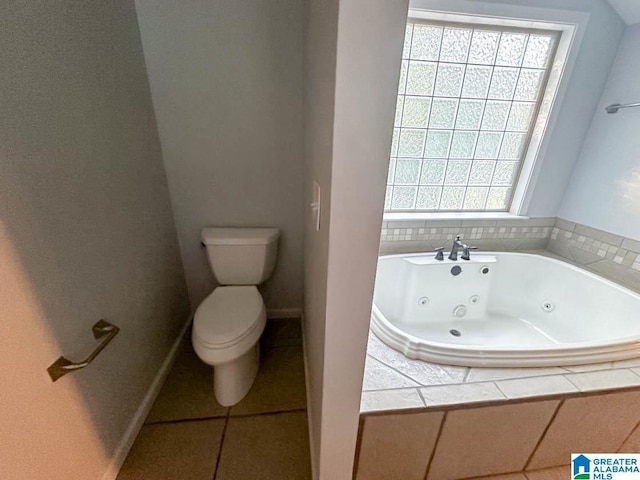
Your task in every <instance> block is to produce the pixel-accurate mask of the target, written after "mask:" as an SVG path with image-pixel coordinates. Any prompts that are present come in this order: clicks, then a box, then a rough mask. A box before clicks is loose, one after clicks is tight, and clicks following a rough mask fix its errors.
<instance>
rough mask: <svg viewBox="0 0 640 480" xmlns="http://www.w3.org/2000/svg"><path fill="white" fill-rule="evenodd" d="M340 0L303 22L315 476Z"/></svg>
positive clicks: (314, 4) (320, 6)
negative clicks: (316, 214)
mask: <svg viewBox="0 0 640 480" xmlns="http://www.w3.org/2000/svg"><path fill="white" fill-rule="evenodd" d="M338 3H339V0H308V2H307V12H306V24H305V29H304V30H305V32H306V38H305V42H304V43H305V66H304V86H305V91H304V121H305V160H306V162H305V167H306V168H305V202H304V203H305V204H308V203H309V204H310V203H311V201H312V198H313V194H312V182H313V181H316V182H317V183H318V185H320V187H321V189H322V195H321V196H322V211H321V215H320V230H319V231H316V224H315V221H314V219H313V217H312V216H311V215H310V213H311V212H310V210H305V212H304V226H305V227H304V228H305V235H304V315H303V318H302V320H303V324H302V326H303V338H304V353H305V373H306V381H307V405H308V408H307V414H308V416H309V436H310V440H311V463H312V469H313V478H314V479H315V480H317V479H318V478H319V477H318V470H319V464H320V445H321V428H322V401H323V374H324V359H325V323H326V301H327V270H328V254H329V219H330V214H331V208H332V203H331V163H332V151H333V116H334V102H335V77H336V44H337V36H338Z"/></svg>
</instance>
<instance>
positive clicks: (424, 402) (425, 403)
mask: <svg viewBox="0 0 640 480" xmlns="http://www.w3.org/2000/svg"><path fill="white" fill-rule="evenodd" d="M416 390H417V391H418V396H419V397H420V400H422V404H423V405H424V406H425V407H426V406H427V401H426V400H425V399H424V397H423V396H422V392H421V391H420V389H419V388H416Z"/></svg>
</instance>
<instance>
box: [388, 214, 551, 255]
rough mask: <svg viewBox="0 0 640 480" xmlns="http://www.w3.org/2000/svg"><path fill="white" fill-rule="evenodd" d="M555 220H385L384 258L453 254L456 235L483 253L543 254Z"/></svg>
mask: <svg viewBox="0 0 640 480" xmlns="http://www.w3.org/2000/svg"><path fill="white" fill-rule="evenodd" d="M555 223H556V219H555V218H524V217H523V218H515V219H493V220H411V221H396V220H385V221H384V222H383V223H382V231H381V236H380V255H389V254H393V253H413V252H424V251H432V250H434V249H435V248H437V247H445V250H449V248H450V246H451V242H452V241H453V239H454V238H455V237H456V235H461V236H462V238H463V241H465V243H468V244H470V245H473V246H477V247H478V248H480V249H481V250H497V251H508V250H543V249H544V248H546V246H547V243H548V241H549V238H550V235H551V231H552V229H553V227H554V226H555Z"/></svg>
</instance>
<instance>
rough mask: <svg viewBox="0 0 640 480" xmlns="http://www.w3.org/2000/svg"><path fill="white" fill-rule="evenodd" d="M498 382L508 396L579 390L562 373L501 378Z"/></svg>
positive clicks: (522, 396)
mask: <svg viewBox="0 0 640 480" xmlns="http://www.w3.org/2000/svg"><path fill="white" fill-rule="evenodd" d="M496 383H497V385H498V388H499V389H500V390H502V392H503V393H504V394H505V395H506V396H507V398H526V397H539V396H542V395H553V394H558V393H575V392H577V391H578V388H577V387H576V386H575V385H574V384H573V383H571V382H570V381H569V380H567V379H566V378H564V377H563V376H562V375H551V376H548V377H533V378H518V379H513V380H500V381H499V382H496Z"/></svg>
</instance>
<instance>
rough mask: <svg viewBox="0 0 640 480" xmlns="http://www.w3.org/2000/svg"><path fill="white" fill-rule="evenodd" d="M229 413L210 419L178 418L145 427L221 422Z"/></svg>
mask: <svg viewBox="0 0 640 480" xmlns="http://www.w3.org/2000/svg"><path fill="white" fill-rule="evenodd" d="M227 415H228V413H224V414H222V415H212V416H210V417H194V418H176V419H173V420H158V421H155V422H149V423H145V424H144V426H145V427H148V426H154V425H171V424H174V423H188V422H206V421H207V420H220V419H223V418H227Z"/></svg>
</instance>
